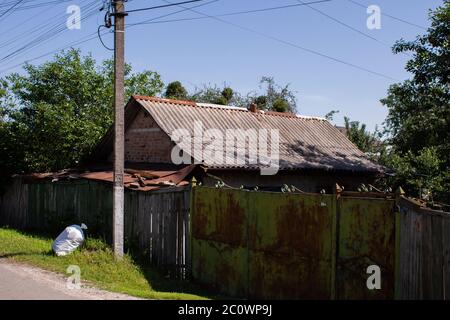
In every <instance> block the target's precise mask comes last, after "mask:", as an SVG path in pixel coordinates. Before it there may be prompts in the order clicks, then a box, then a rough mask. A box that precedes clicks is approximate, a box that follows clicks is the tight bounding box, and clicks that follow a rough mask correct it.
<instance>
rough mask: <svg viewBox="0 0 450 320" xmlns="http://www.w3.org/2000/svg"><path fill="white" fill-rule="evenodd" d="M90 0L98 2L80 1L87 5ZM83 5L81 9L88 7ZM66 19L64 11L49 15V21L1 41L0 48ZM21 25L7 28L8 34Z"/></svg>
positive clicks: (61, 22)
mask: <svg viewBox="0 0 450 320" xmlns="http://www.w3.org/2000/svg"><path fill="white" fill-rule="evenodd" d="M66 1H71V0H66ZM88 2H90V3H91V4H94V2H96V0H90V1H89V0H82V1H81V3H80V5H81V4H83V6H84V5H85V4H86V3H88ZM83 6H82V7H81V10H84V9H86V7H85V6H84V7H83ZM46 10H47V9H44V10H43V11H40V12H39V13H38V14H36V15H34V16H33V17H31V18H30V19H28V20H27V22H28V21H29V20H31V19H33V18H36V17H38V16H40V14H42V13H43V12H45V11H46ZM65 20H66V18H65V13H64V14H61V13H58V14H56V15H54V16H52V17H49V18H48V19H47V21H48V22H47V23H45V24H41V25H37V26H33V27H31V28H28V29H26V30H24V31H23V32H21V33H19V34H17V35H15V36H13V37H12V38H10V39H8V40H6V41H4V42H2V43H0V48H3V47H7V46H9V45H11V44H13V43H14V42H17V41H20V40H23V39H24V38H26V37H27V36H31V35H33V34H36V33H39V32H40V31H42V30H43V29H44V28H46V27H48V26H50V25H52V24H53V25H54V26H58V25H61V24H63V23H64V21H65ZM55 21H56V22H55ZM19 26H20V25H18V26H15V27H14V28H10V29H9V30H5V34H8V33H9V32H10V31H12V30H14V29H16V28H17V27H19Z"/></svg>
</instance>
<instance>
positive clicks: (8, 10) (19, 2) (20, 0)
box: [0, 0, 24, 18]
mask: <svg viewBox="0 0 450 320" xmlns="http://www.w3.org/2000/svg"><path fill="white" fill-rule="evenodd" d="M23 1H24V0H18V1H16V2H15V3H14V4H13V5H12V6H11V7H9V8H8V9H6V10H5V11H4V12H3V13H2V14H0V18H2V17H3V16H4V15H5V14H7V13H8V12H12V11H14V8H15V7H17V6H18V5H19V4H21V3H22V2H23Z"/></svg>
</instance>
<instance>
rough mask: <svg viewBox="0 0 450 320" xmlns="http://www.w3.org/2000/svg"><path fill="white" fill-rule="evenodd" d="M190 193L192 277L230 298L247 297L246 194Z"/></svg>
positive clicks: (197, 190)
mask: <svg viewBox="0 0 450 320" xmlns="http://www.w3.org/2000/svg"><path fill="white" fill-rule="evenodd" d="M218 191H220V192H218ZM192 192H193V194H192V201H193V202H192V203H193V205H192V207H191V208H192V209H191V224H192V227H191V228H192V229H191V230H192V238H191V243H192V246H191V250H192V251H191V255H192V276H193V278H194V279H197V280H199V281H200V282H202V283H204V284H208V285H209V286H211V287H213V288H215V289H217V290H219V291H221V292H224V293H226V294H229V295H231V296H235V297H245V296H247V291H248V288H247V286H248V250H247V225H248V221H247V215H246V207H247V195H246V193H245V192H237V191H235V190H226V189H221V190H218V189H214V188H205V187H196V188H194V189H193V191H192Z"/></svg>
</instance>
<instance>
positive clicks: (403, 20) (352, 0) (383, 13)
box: [347, 0, 427, 30]
mask: <svg viewBox="0 0 450 320" xmlns="http://www.w3.org/2000/svg"><path fill="white" fill-rule="evenodd" d="M347 1H348V2H350V3H353V4H354V5H357V6H359V7H362V8H366V9H367V7H368V6H366V5H364V4H362V3H359V2H357V1H354V0H347ZM381 14H382V15H383V16H386V17H389V18H391V19H393V20H397V21H400V22H403V23H406V24H409V25H410V26H413V27H416V28H419V29H422V30H427V28H425V27H424V26H421V25H418V24H416V23H414V22H410V21H407V20H405V19H401V18H398V17H395V16H393V15H390V14H388V13H386V12H384V10H383V12H382V13H381Z"/></svg>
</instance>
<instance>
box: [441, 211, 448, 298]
mask: <svg viewBox="0 0 450 320" xmlns="http://www.w3.org/2000/svg"><path fill="white" fill-rule="evenodd" d="M442 252H443V266H442V274H443V278H444V279H443V290H442V291H443V299H445V300H450V217H448V218H443V221H442Z"/></svg>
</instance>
